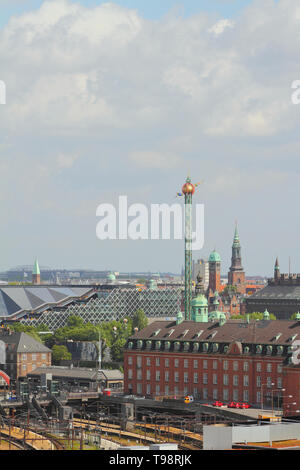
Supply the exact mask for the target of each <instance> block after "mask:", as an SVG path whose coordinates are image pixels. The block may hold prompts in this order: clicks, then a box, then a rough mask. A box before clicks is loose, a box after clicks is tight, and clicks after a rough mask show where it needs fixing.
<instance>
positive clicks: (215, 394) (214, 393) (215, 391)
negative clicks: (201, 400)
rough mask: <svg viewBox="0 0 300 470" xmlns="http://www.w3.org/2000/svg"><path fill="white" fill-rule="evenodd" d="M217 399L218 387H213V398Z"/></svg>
mask: <svg viewBox="0 0 300 470" xmlns="http://www.w3.org/2000/svg"><path fill="white" fill-rule="evenodd" d="M217 399H218V389H217V388H214V389H213V400H217Z"/></svg>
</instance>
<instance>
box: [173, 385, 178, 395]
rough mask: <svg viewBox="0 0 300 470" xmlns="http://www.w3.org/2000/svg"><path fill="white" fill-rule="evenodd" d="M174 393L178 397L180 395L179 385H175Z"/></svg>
mask: <svg viewBox="0 0 300 470" xmlns="http://www.w3.org/2000/svg"><path fill="white" fill-rule="evenodd" d="M174 393H175V395H178V393H179V390H178V387H177V385H175V387H174Z"/></svg>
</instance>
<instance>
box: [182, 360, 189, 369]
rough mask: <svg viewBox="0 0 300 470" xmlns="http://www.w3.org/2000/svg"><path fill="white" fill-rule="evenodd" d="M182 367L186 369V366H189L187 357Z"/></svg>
mask: <svg viewBox="0 0 300 470" xmlns="http://www.w3.org/2000/svg"><path fill="white" fill-rule="evenodd" d="M183 364H184V368H185V369H186V368H187V367H188V366H189V360H188V359H184V362H183Z"/></svg>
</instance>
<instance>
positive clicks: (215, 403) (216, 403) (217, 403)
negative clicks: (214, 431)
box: [212, 400, 224, 407]
mask: <svg viewBox="0 0 300 470" xmlns="http://www.w3.org/2000/svg"><path fill="white" fill-rule="evenodd" d="M212 406H219V407H220V406H224V403H223V402H221V401H218V400H217V401H214V402H213V404H212Z"/></svg>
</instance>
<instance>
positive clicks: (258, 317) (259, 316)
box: [230, 312, 276, 320]
mask: <svg viewBox="0 0 300 470" xmlns="http://www.w3.org/2000/svg"><path fill="white" fill-rule="evenodd" d="M248 315H249V319H250V320H263V318H264V314H263V313H261V312H253V313H249V314H248ZM230 318H231V319H232V320H239V319H244V320H245V319H246V318H247V315H232V316H231V317H230ZM270 320H276V316H275V315H273V313H270Z"/></svg>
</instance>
